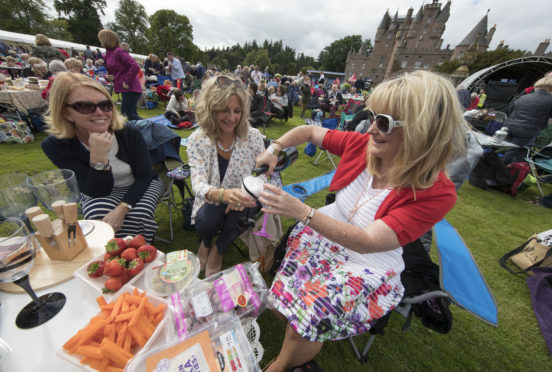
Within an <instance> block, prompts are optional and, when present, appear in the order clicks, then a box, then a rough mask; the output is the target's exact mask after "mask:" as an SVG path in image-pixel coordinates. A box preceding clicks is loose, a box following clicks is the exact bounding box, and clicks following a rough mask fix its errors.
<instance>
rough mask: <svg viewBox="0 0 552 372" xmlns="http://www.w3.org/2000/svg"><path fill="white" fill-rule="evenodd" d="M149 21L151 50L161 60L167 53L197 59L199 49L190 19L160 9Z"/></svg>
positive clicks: (171, 11)
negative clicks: (195, 43)
mask: <svg viewBox="0 0 552 372" xmlns="http://www.w3.org/2000/svg"><path fill="white" fill-rule="evenodd" d="M149 21H150V29H149V31H148V39H149V41H150V48H151V49H152V50H154V51H155V53H156V54H158V55H159V56H161V58H162V57H163V56H165V54H167V52H173V53H175V55H178V56H179V57H184V58H186V59H187V60H190V59H192V58H194V57H195V58H194V59H193V60H195V59H196V58H197V56H198V54H199V53H198V52H199V49H198V48H197V46H195V45H194V43H193V36H192V34H193V28H192V25H191V24H190V21H189V19H188V17H186V16H185V15H181V14H178V13H176V12H175V11H173V10H168V9H160V10H158V11H157V12H155V13H154V14H153V15H152V16H151V17H150V20H149Z"/></svg>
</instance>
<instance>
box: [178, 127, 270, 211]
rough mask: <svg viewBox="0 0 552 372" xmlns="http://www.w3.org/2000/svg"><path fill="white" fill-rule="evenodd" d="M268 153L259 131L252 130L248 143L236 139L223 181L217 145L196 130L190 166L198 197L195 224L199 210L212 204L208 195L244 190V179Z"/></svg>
mask: <svg viewBox="0 0 552 372" xmlns="http://www.w3.org/2000/svg"><path fill="white" fill-rule="evenodd" d="M264 149H265V147H264V142H263V135H262V134H261V132H259V130H258V129H256V128H250V129H249V134H248V135H247V138H246V140H245V141H242V140H241V139H239V138H236V144H235V147H234V150H233V151H232V156H231V157H230V162H229V163H228V168H227V169H226V174H225V176H224V179H223V180H222V181H221V179H220V175H219V164H218V156H217V149H216V145H215V143H213V142H211V140H210V139H209V137H207V136H206V135H205V134H204V133H203V131H202V130H201V128H200V129H197V130H196V131H195V132H194V133H192V134H191V135H190V137H189V140H188V146H187V151H188V163H189V165H190V171H191V181H192V190H193V192H194V194H195V196H196V197H195V198H194V199H195V200H194V206H193V209H192V220H194V221H195V215H196V213H197V211H198V210H199V208H201V207H202V206H203V204H205V203H210V202H209V201H208V200H207V199H206V198H205V194H207V192H208V191H209V190H210V189H212V188H219V187H223V188H227V189H229V188H241V185H242V180H243V178H244V177H246V176H249V175H251V172H252V171H253V169H255V161H256V159H257V155H259V154H260V153H261V152H263V151H264Z"/></svg>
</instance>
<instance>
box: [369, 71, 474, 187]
mask: <svg viewBox="0 0 552 372" xmlns="http://www.w3.org/2000/svg"><path fill="white" fill-rule="evenodd" d="M370 108H371V109H372V110H373V111H374V112H375V113H376V114H387V115H391V116H392V117H393V118H394V119H395V120H402V121H403V122H404V126H403V127H402V128H401V129H400V130H402V135H403V140H402V143H401V145H400V147H399V149H398V151H397V154H396V155H395V158H394V159H393V164H392V166H391V169H389V174H388V182H389V184H390V185H391V186H392V187H395V188H407V187H411V188H414V189H425V188H428V187H430V186H431V185H433V183H434V182H435V181H436V179H437V177H438V176H439V172H441V171H444V170H445V166H446V164H447V163H448V162H449V161H450V160H452V158H453V157H454V156H455V155H459V154H462V153H465V132H466V130H467V124H466V122H465V121H464V118H463V116H462V108H461V107H460V102H459V100H458V98H457V96H456V91H455V89H454V86H453V85H452V83H451V82H450V81H449V80H447V79H445V78H444V77H442V76H440V75H437V74H435V73H432V72H428V71H416V72H413V73H410V74H405V75H404V76H402V77H400V78H397V79H393V80H390V81H386V82H384V83H381V84H380V85H378V86H377V87H376V88H375V89H374V92H373V93H372V94H371V95H370ZM368 146H370V145H368ZM367 163H368V171H369V172H370V173H372V174H373V175H376V176H379V177H381V176H382V175H383V173H384V172H385V171H387V170H386V169H382V159H381V158H378V157H375V156H373V155H370V154H369V153H368V155H367Z"/></svg>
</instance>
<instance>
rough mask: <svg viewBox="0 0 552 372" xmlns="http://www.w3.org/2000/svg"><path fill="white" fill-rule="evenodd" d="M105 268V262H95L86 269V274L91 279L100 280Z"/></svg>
mask: <svg viewBox="0 0 552 372" xmlns="http://www.w3.org/2000/svg"><path fill="white" fill-rule="evenodd" d="M103 266H104V262H103V261H94V262H92V263H90V264H89V265H88V267H87V268H86V272H87V273H88V276H89V277H91V278H99V277H100V276H102V275H103Z"/></svg>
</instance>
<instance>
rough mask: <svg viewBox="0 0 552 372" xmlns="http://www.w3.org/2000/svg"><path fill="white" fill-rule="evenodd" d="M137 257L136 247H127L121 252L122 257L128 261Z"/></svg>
mask: <svg viewBox="0 0 552 372" xmlns="http://www.w3.org/2000/svg"><path fill="white" fill-rule="evenodd" d="M136 257H138V253H136V248H127V249H125V250H124V251H123V253H121V258H124V259H125V260H126V261H127V262H130V261H132V260H134V259H135V258H136Z"/></svg>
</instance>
